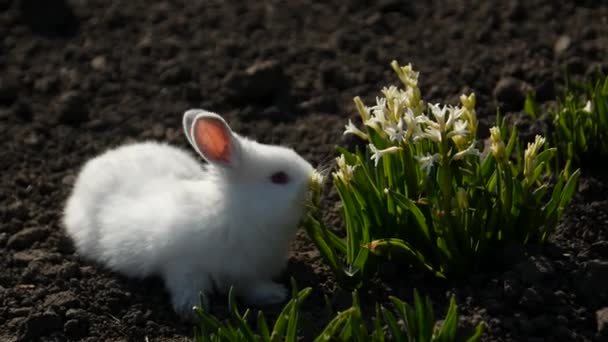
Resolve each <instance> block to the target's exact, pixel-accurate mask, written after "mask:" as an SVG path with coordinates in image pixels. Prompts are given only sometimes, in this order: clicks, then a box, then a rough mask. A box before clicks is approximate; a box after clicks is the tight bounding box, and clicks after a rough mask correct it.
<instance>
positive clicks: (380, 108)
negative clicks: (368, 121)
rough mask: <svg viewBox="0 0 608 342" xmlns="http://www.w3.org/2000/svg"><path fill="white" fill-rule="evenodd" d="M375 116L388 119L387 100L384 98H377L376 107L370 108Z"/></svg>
mask: <svg viewBox="0 0 608 342" xmlns="http://www.w3.org/2000/svg"><path fill="white" fill-rule="evenodd" d="M370 109H371V111H372V113H373V114H374V116H376V117H380V118H384V117H386V114H385V113H386V99H385V98H384V97H376V105H375V106H373V107H371V108H370Z"/></svg>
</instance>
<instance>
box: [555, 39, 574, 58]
mask: <svg viewBox="0 0 608 342" xmlns="http://www.w3.org/2000/svg"><path fill="white" fill-rule="evenodd" d="M571 43H572V39H571V38H570V36H566V35H563V36H559V38H557V40H556V41H555V44H554V45H553V53H554V54H555V55H556V56H559V55H561V54H562V53H564V51H566V50H568V48H569V47H570V44H571Z"/></svg>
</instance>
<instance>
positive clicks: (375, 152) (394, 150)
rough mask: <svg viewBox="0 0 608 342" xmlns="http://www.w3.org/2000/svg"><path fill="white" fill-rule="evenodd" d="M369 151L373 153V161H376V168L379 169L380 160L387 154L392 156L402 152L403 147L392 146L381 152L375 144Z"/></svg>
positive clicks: (370, 145) (371, 145) (370, 146)
mask: <svg viewBox="0 0 608 342" xmlns="http://www.w3.org/2000/svg"><path fill="white" fill-rule="evenodd" d="M369 149H370V150H371V151H372V156H371V157H370V159H371V160H373V161H374V166H376V167H378V162H379V161H380V158H382V157H383V156H384V155H385V154H392V153H397V152H399V151H401V147H397V146H391V147H389V148H385V149H383V150H379V149H377V148H376V146H374V144H369Z"/></svg>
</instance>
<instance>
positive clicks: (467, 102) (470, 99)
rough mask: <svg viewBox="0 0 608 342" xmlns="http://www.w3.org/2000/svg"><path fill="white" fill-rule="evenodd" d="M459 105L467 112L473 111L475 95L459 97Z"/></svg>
mask: <svg viewBox="0 0 608 342" xmlns="http://www.w3.org/2000/svg"><path fill="white" fill-rule="evenodd" d="M460 103H462V106H463V107H464V108H466V109H468V110H473V109H475V93H471V94H470V95H469V96H466V95H465V94H462V95H460Z"/></svg>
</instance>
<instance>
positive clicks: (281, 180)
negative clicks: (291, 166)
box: [270, 171, 289, 184]
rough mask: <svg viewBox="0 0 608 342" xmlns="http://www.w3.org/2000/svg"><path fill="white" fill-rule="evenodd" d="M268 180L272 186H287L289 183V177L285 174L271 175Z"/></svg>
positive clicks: (276, 173)
mask: <svg viewBox="0 0 608 342" xmlns="http://www.w3.org/2000/svg"><path fill="white" fill-rule="evenodd" d="M270 180H271V181H272V182H273V183H274V184H287V183H289V176H288V175H287V173H285V172H283V171H279V172H275V173H273V174H272V176H270Z"/></svg>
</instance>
